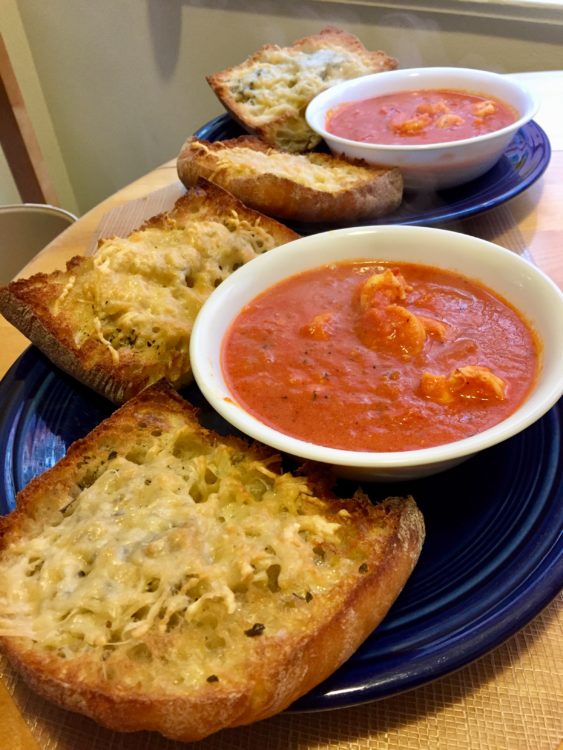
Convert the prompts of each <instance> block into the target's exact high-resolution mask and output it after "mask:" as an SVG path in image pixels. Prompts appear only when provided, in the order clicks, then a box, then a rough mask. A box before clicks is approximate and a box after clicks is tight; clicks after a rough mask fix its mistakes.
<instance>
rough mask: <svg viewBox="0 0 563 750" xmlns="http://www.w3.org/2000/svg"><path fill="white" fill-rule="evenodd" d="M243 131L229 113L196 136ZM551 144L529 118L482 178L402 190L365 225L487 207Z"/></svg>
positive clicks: (534, 168)
mask: <svg viewBox="0 0 563 750" xmlns="http://www.w3.org/2000/svg"><path fill="white" fill-rule="evenodd" d="M243 134H244V131H243V130H242V128H241V127H240V126H239V125H237V124H236V123H235V122H234V120H233V119H232V118H231V117H230V116H229V115H220V116H219V117H216V118H215V119H214V120H211V121H210V122H208V123H207V124H206V125H203V127H201V128H200V129H199V130H198V131H197V132H196V133H195V135H196V136H197V137H198V138H202V139H204V140H208V141H224V140H226V139H228V138H236V137H237V136H239V135H243ZM550 158H551V147H550V145H549V140H548V137H547V135H546V134H545V133H544V131H543V130H542V129H541V128H540V126H539V125H537V124H536V123H535V122H533V121H532V122H529V123H528V124H527V125H525V126H524V127H523V128H521V129H520V130H519V131H518V132H517V133H516V135H515V136H514V138H513V140H512V142H511V144H510V145H509V146H508V148H507V149H506V151H505V152H504V155H503V156H502V157H501V159H500V161H498V162H497V163H496V164H495V166H494V167H493V168H492V169H490V170H489V171H488V172H487V173H486V174H484V175H483V176H482V177H479V178H478V179H476V180H472V181H471V182H468V183H466V184H465V185H461V186H459V187H456V188H450V189H449V190H441V191H438V192H431V191H414V190H409V191H405V195H404V198H403V202H402V204H401V205H400V206H399V208H398V209H397V210H396V211H394V212H393V213H392V214H388V215H387V216H383V217H381V218H380V219H375V220H374V219H371V220H369V221H366V222H363V223H364V224H366V225H367V224H370V225H373V224H425V225H426V224H438V223H444V222H451V221H457V220H459V219H464V218H467V217H468V216H473V215H474V214H478V213H481V212H482V211H487V210H488V209H490V208H494V207H495V206H498V205H500V204H501V203H504V202H506V201H507V200H509V199H510V198H514V197H515V196H516V195H518V194H519V193H521V192H523V191H524V190H526V189H527V188H529V187H530V185H532V184H533V183H534V182H535V181H536V180H537V179H538V178H539V177H541V175H542V174H543V172H544V171H545V168H546V167H547V165H548V164H549V159H550ZM291 226H292V227H293V229H295V230H296V231H297V232H299V233H300V234H310V233H312V232H319V231H322V230H325V229H329V228H330V227H329V225H327V224H322V225H321V224H315V225H312V224H308V225H307V224H292V225H291Z"/></svg>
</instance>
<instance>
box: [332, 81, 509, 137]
mask: <svg viewBox="0 0 563 750" xmlns="http://www.w3.org/2000/svg"><path fill="white" fill-rule="evenodd" d="M517 119H518V114H517V112H516V110H514V109H513V108H512V107H511V106H510V105H508V104H507V103H506V102H503V101H501V100H500V99H496V98H495V97H488V96H482V95H479V94H473V93H469V92H467V91H447V90H439V89H436V90H435V89H421V90H416V91H399V92H397V93H393V94H386V95H385V96H376V97H373V98H370V99H363V100H361V101H357V102H349V103H346V104H341V105H339V106H337V107H334V108H333V109H332V110H330V111H329V113H328V115H327V122H326V129H327V130H328V131H329V133H333V134H334V135H338V136H341V137H342V138H348V139H350V140H353V141H360V142H363V143H378V144H383V145H403V146H404V145H420V144H428V143H445V142H449V141H459V140H463V139H465V138H473V137H475V136H477V135H483V134H484V133H492V132H494V131H495V130H500V129H501V128H504V127H506V126H507V125H510V124H512V123H513V122H515V121H516V120H517Z"/></svg>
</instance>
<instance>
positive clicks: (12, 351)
mask: <svg viewBox="0 0 563 750" xmlns="http://www.w3.org/2000/svg"><path fill="white" fill-rule="evenodd" d="M521 78H522V80H523V81H524V82H525V83H526V84H527V85H528V86H529V87H530V88H532V89H535V90H536V91H537V93H538V95H539V96H540V99H541V102H542V105H541V108H540V112H539V113H538V115H537V117H536V118H535V119H536V121H537V122H539V123H540V124H541V125H542V127H543V128H544V130H546V132H547V133H548V135H549V137H550V140H551V144H552V158H551V162H550V164H549V166H548V168H547V170H546V172H545V174H544V175H543V177H542V178H541V179H540V180H539V181H538V182H537V183H536V184H535V185H533V186H532V187H531V188H530V189H529V190H527V191H526V192H525V193H524V194H522V195H520V196H518V197H517V198H514V199H513V200H512V201H510V202H509V203H508V204H505V205H504V206H502V207H499V208H496V209H493V210H492V211H489V212H488V213H487V214H484V215H482V216H481V217H475V218H474V219H472V220H471V222H469V223H468V224H466V225H464V227H462V231H469V232H473V231H475V232H476V233H479V232H480V227H481V226H482V227H485V225H487V226H488V227H489V228H490V227H491V226H492V227H496V228H497V229H496V231H493V232H492V236H491V232H490V231H489V233H488V235H487V237H488V238H489V239H493V240H495V241H497V242H498V243H499V244H503V241H504V240H505V239H507V238H508V241H507V242H505V243H504V244H506V245H507V246H508V247H511V245H512V247H511V249H517V250H518V248H515V247H514V246H513V245H514V237H515V236H517V237H518V243H520V245H519V249H520V251H522V250H523V251H524V252H525V253H526V255H528V256H531V258H532V259H533V261H534V262H535V263H536V264H537V265H538V266H540V267H541V268H542V269H543V270H544V271H545V272H546V273H547V274H548V275H549V276H551V277H552V278H553V279H554V280H555V281H556V283H557V284H558V285H559V286H560V287H562V288H563V96H561V92H563V71H557V72H555V71H552V72H550V73H545V74H523V75H522V76H521ZM176 182H177V177H176V170H175V162H174V160H172V161H170V162H168V163H166V164H164V165H162V166H161V167H158V168H157V169H155V170H154V171H153V172H151V173H150V174H148V175H146V176H144V177H142V178H141V179H139V180H137V181H136V182H134V183H132V184H131V185H128V186H127V187H125V188H124V189H123V190H121V191H119V192H118V193H116V194H115V195H112V196H111V197H110V198H108V199H107V200H105V201H104V202H103V203H101V204H100V205H99V206H96V208H94V209H92V210H91V211H90V212H88V213H87V214H86V215H85V216H83V217H82V218H81V219H80V220H79V221H78V222H77V223H76V224H74V225H72V226H71V227H69V229H67V230H66V231H65V232H64V233H63V234H62V235H60V236H59V237H58V238H57V239H56V240H55V241H54V242H52V243H51V244H50V245H48V246H47V247H46V248H45V249H44V250H43V251H41V252H40V253H39V254H38V255H37V256H36V257H35V258H34V259H33V260H32V261H31V262H30V263H29V264H28V265H27V266H26V267H25V268H24V269H22V272H21V274H20V275H22V276H28V275H30V274H31V273H35V272H38V271H47V272H48V271H51V270H54V269H56V268H61V267H63V266H64V263H65V262H66V261H67V260H68V259H69V258H70V257H72V256H73V255H76V254H81V253H84V252H86V251H87V249H88V248H89V247H90V246H91V244H92V237H93V236H94V234H95V232H96V230H97V228H98V226H99V224H100V220H101V219H102V217H103V216H104V215H106V214H107V213H108V212H109V211H111V210H112V209H115V208H116V207H118V206H121V205H123V204H126V203H128V202H129V201H132V200H135V199H141V198H144V197H145V196H147V195H148V194H150V193H152V192H153V191H155V190H158V189H159V188H166V187H169V186H171V185H174V184H175V183H176ZM499 227H500V228H499ZM518 243H517V244H518ZM0 341H2V346H1V347H0V376H1V375H3V374H4V373H5V372H6V370H7V369H8V368H9V367H10V365H11V364H12V363H13V362H14V360H15V359H16V358H17V357H18V356H19V354H20V353H21V352H22V351H23V350H24V349H25V348H26V347H27V346H28V342H27V340H26V339H25V338H24V337H23V336H22V335H21V334H19V333H18V332H17V331H16V330H15V329H14V328H13V327H12V326H11V325H10V324H9V323H7V322H6V321H5V320H4V319H3V318H1V317H0ZM0 408H1V404H0ZM560 604H561V599H558V600H556V601H554V602H552V603H551V604H550V605H549V606H548V607H547V608H546V609H545V610H544V611H543V612H542V613H540V615H538V616H537V617H536V618H535V620H534V621H533V622H531V623H529V624H528V625H527V626H526V627H525V628H524V629H523V630H522V631H520V632H519V633H518V634H517V635H515V636H513V637H512V638H511V639H509V640H508V641H507V642H506V643H504V644H503V645H501V646H500V647H499V648H497V649H496V650H495V651H493V652H492V653H490V654H488V655H486V656H484V657H482V658H481V659H480V660H479V661H478V662H475V663H474V664H471V665H468V666H466V667H465V668H464V669H462V670H460V671H458V672H456V673H455V674H454V675H450V676H448V677H445V678H442V679H441V680H438V681H436V682H434V683H431V684H430V685H427V686H423V687H421V688H418V689H416V690H412V691H410V692H408V693H405V694H403V695H400V696H395V697H392V698H388V699H386V700H384V701H379V702H377V703H373V704H369V705H367V706H359V707H355V708H350V709H341V710H337V711H329V712H323V713H320V714H293V715H292V714H282V715H280V716H279V717H275V718H274V719H270V720H268V721H265V722H262V723H260V724H259V725H256V726H254V727H248V728H242V729H238V730H233V731H231V732H223V733H219V734H218V735H216V736H214V737H211V738H209V739H208V740H205V741H203V742H202V743H198V744H197V747H198V748H201V749H203V748H205V750H211V749H212V748H213V749H214V750H219V748H221V749H223V748H240V749H241V750H242V748H249V749H250V750H252V749H254V748H256V749H258V748H263V747H268V750H277V749H278V748H279V750H282V748H283V750H286V749H288V748H300V749H304V748H315V749H316V750H320V749H321V748H323V749H324V748H327V749H328V748H331V749H337V748H338V750H367V749H369V750H371V749H372V748H378V749H379V748H382V749H383V748H385V749H387V748H412V749H413V750H414V749H416V750H418V749H419V748H445V749H446V750H452V749H453V750H455V749H456V748H460V749H462V748H463V749H464V750H465V749H467V748H471V749H473V748H486V749H487V750H489V749H490V750H501V749H502V748H506V750H517V749H518V750H519V749H522V750H523V749H524V748H526V749H528V748H530V750H543V749H544V748H545V749H546V750H548V749H549V750H554V749H555V748H558V747H562V746H563V744H561V745H560V743H561V742H562V740H563V719H562V717H563V674H562V668H563V637H562V635H563V620H562V618H561V606H560ZM0 673H2V675H3V680H2V681H1V682H0V750H24V749H28V750H32V749H33V750H37V749H38V748H40V749H41V750H74V749H75V748H81V750H89V749H90V748H92V750H93V749H94V748H103V749H104V750H105V748H111V750H136V748H143V750H153V748H154V750H164V749H165V748H166V750H172V748H180V747H183V746H182V745H180V744H178V743H173V742H169V741H166V740H163V739H162V738H160V737H158V736H157V735H150V734H147V735H144V734H143V735H135V736H129V735H117V734H114V733H112V732H108V731H106V730H103V729H100V728H98V727H96V726H95V725H94V724H93V723H92V722H90V721H89V720H88V719H84V718H83V717H79V716H74V715H72V714H68V713H66V712H64V711H62V710H59V709H56V708H54V707H51V706H49V705H48V704H46V703H45V702H44V701H42V700H41V699H39V698H37V697H36V696H34V695H33V693H31V691H29V690H28V689H27V688H26V687H25V686H24V685H23V684H22V683H21V681H20V680H19V679H18V678H17V677H16V676H15V675H14V673H13V672H12V671H11V669H10V668H9V667H8V666H7V664H6V663H5V662H0ZM140 737H142V739H140Z"/></svg>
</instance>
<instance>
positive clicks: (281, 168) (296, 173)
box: [177, 136, 403, 223]
mask: <svg viewBox="0 0 563 750" xmlns="http://www.w3.org/2000/svg"><path fill="white" fill-rule="evenodd" d="M177 168H178V176H179V177H180V179H181V180H182V182H183V183H184V185H186V186H190V185H195V184H196V183H197V181H198V179H200V178H202V177H204V178H205V179H207V180H210V181H212V182H214V183H215V184H216V185H219V186H220V187H222V188H225V190H229V191H230V192H231V193H233V195H236V197H237V198H239V199H240V200H241V201H242V202H243V203H245V204H246V205H247V206H251V207H252V208H255V209H256V210H258V211H262V212H264V213H266V214H268V215H269V216H276V217H277V218H279V219H283V220H287V221H302V222H309V223H316V222H330V223H350V222H354V221H361V220H363V219H370V218H371V219H373V218H376V217H379V216H384V215H385V214H388V213H391V211H394V210H395V209H396V208H398V206H399V205H400V203H401V200H402V197H403V178H402V176H401V173H400V171H399V170H398V169H385V168H380V167H374V166H368V165H367V164H364V163H360V162H351V161H348V160H346V159H343V158H339V157H336V156H332V155H331V154H324V153H317V152H309V153H307V154H291V153H288V152H287V151H282V150H280V149H277V148H275V147H273V146H268V145H267V144H266V143H264V141H262V140H261V139H260V138H256V137H253V136H242V137H241V138H234V139H232V140H227V141H215V142H213V143H211V142H209V141H202V140H198V139H197V138H189V139H188V140H187V141H186V143H185V144H184V146H183V147H182V150H181V152H180V154H179V156H178V160H177Z"/></svg>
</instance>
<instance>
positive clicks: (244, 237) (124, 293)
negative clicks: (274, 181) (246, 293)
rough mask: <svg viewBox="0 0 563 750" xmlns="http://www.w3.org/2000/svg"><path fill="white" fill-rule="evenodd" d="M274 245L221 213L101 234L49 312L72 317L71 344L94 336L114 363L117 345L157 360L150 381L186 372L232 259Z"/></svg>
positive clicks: (262, 232)
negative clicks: (204, 315)
mask: <svg viewBox="0 0 563 750" xmlns="http://www.w3.org/2000/svg"><path fill="white" fill-rule="evenodd" d="M275 245H276V241H275V240H274V238H273V237H272V236H271V235H270V234H269V233H268V232H267V231H266V229H263V228H262V227H261V226H260V224H258V223H257V224H250V223H249V222H248V221H246V220H242V219H240V217H239V216H238V214H237V213H236V212H233V213H232V214H231V215H229V216H227V217H223V218H222V220H201V219H198V218H197V216H196V217H194V220H193V221H189V220H188V221H185V222H182V223H175V222H170V226H168V227H166V228H164V229H163V228H159V227H151V226H148V227H146V228H144V229H141V230H139V231H137V232H134V233H133V234H131V235H130V236H129V237H127V238H120V237H115V238H111V239H107V240H104V241H103V242H102V243H101V245H100V247H99V248H98V250H97V251H96V253H95V255H94V256H92V257H91V258H87V259H85V260H84V262H83V263H82V264H81V265H80V266H79V271H78V272H77V273H76V274H72V275H71V276H70V278H68V280H67V281H66V284H65V285H64V287H63V288H62V290H61V293H60V294H59V296H58V298H57V299H56V300H55V301H54V303H53V305H52V308H51V312H52V313H53V314H54V315H55V316H59V315H61V316H64V317H67V318H70V320H72V322H73V335H74V342H75V345H76V346H77V347H81V346H83V345H84V343H85V342H87V341H88V339H97V340H98V341H100V342H101V343H102V344H103V345H104V346H106V347H107V348H108V350H109V351H110V353H111V356H112V359H113V362H114V364H118V363H119V360H120V356H121V354H122V353H123V352H124V351H137V352H141V353H142V356H143V358H144V360H145V361H146V362H147V363H149V364H150V363H151V362H152V363H153V364H155V365H159V367H158V369H156V370H155V372H154V376H153V378H152V379H151V382H154V381H155V380H157V379H158V378H160V377H163V376H164V377H167V378H168V379H170V380H171V381H172V382H182V376H183V375H185V376H186V377H188V376H189V359H188V347H189V337H190V333H191V329H192V326H193V322H194V320H195V317H196V315H197V313H198V312H199V310H200V308H201V306H202V304H203V302H204V301H205V300H206V299H207V297H208V296H209V294H210V293H211V292H212V291H213V289H214V288H215V287H216V286H218V285H219V284H220V283H221V281H223V279H225V278H226V277H227V276H228V275H229V274H230V273H232V271H233V270H235V269H236V268H238V266H240V265H242V264H244V263H246V262H247V261H249V260H251V259H252V258H254V257H256V256H257V255H259V254H260V253H262V252H264V251H265V250H268V249H270V248H272V247H274V246H275Z"/></svg>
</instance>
